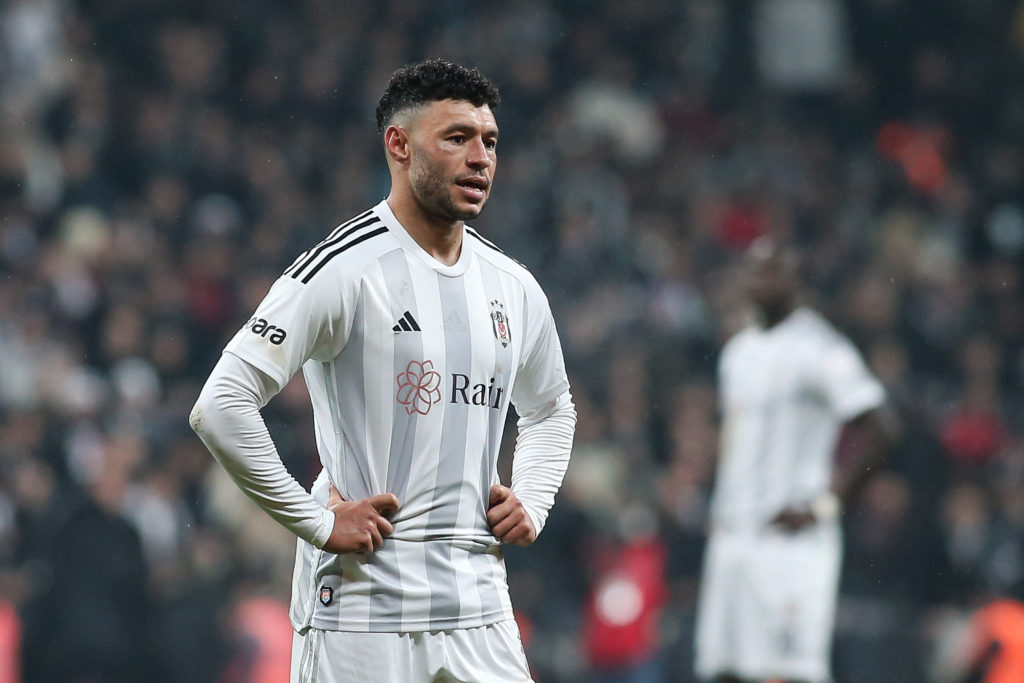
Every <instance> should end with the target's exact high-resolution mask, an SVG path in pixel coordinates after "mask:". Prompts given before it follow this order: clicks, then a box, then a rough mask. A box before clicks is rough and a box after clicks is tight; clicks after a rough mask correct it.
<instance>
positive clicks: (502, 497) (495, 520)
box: [487, 484, 537, 546]
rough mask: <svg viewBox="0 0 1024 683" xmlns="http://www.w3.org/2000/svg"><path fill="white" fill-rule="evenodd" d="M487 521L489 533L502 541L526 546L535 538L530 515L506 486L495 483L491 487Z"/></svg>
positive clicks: (535, 533) (535, 534) (535, 532)
mask: <svg viewBox="0 0 1024 683" xmlns="http://www.w3.org/2000/svg"><path fill="white" fill-rule="evenodd" d="M487 521H488V523H490V525H491V533H493V534H494V536H495V537H496V538H497V539H498V540H499V541H501V542H502V543H511V544H513V545H522V546H526V545H530V544H531V543H533V542H534V541H536V540H537V530H536V529H534V528H533V522H532V521H531V520H530V515H528V514H526V508H524V507H523V504H522V503H521V502H519V499H518V498H516V494H514V493H512V489H510V488H508V487H507V486H502V485H501V484H495V485H494V486H492V487H491V496H490V501H489V506H488V508H487Z"/></svg>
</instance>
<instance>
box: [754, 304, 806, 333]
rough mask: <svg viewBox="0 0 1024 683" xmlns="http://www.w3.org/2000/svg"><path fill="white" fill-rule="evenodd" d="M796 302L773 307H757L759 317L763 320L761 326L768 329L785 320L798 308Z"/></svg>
mask: <svg viewBox="0 0 1024 683" xmlns="http://www.w3.org/2000/svg"><path fill="white" fill-rule="evenodd" d="M796 308H797V307H796V304H795V303H792V304H788V305H785V306H779V307H777V308H773V309H770V310H769V309H764V308H759V309H757V315H758V318H759V319H760V321H761V326H762V327H764V329H766V330H770V329H772V328H773V327H775V326H776V325H778V324H779V323H781V322H782V321H783V320H785V319H786V318H788V317H789V316H790V314H791V313H792V312H793V311H795V310H796Z"/></svg>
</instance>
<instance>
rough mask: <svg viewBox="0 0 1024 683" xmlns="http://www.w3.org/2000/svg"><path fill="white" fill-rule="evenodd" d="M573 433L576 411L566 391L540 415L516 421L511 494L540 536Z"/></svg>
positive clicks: (570, 449)
mask: <svg viewBox="0 0 1024 683" xmlns="http://www.w3.org/2000/svg"><path fill="white" fill-rule="evenodd" d="M575 430H576V408H575V407H574V406H573V404H572V397H571V396H570V395H569V392H566V393H564V394H562V395H561V396H559V397H558V398H557V399H555V402H554V404H553V406H552V408H551V409H550V411H549V412H548V411H545V414H544V415H543V416H526V417H523V418H521V419H520V420H519V436H518V438H517V439H516V448H515V454H514V457H513V461H512V491H513V493H515V495H516V497H517V498H518V499H519V500H520V501H521V502H522V504H523V507H525V508H526V512H527V514H528V515H529V516H530V520H531V521H532V522H533V525H534V527H536V531H537V533H538V534H539V533H540V532H541V529H543V528H544V524H545V522H546V521H547V517H548V511H549V510H550V509H551V506H553V505H554V503H555V494H556V493H558V489H559V488H560V487H561V485H562V478H563V477H564V476H565V471H566V469H567V468H568V466H569V454H570V453H571V452H572V439H573V434H574V433H575Z"/></svg>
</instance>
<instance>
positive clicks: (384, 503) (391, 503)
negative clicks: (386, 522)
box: [369, 493, 399, 517]
mask: <svg viewBox="0 0 1024 683" xmlns="http://www.w3.org/2000/svg"><path fill="white" fill-rule="evenodd" d="M369 503H370V505H372V506H373V508H374V509H375V510H376V511H377V512H379V513H380V514H382V515H384V516H385V517H388V516H390V515H393V514H395V513H396V512H398V507H399V505H398V498H397V497H396V496H395V494H393V493H381V494H379V495H376V496H374V497H372V498H370V499H369Z"/></svg>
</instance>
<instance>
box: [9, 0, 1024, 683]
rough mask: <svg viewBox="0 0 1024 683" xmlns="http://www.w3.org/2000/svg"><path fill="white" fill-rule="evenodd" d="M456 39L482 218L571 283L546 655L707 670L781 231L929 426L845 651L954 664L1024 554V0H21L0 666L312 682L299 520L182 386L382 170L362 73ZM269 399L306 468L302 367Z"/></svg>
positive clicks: (540, 600) (538, 564)
mask: <svg viewBox="0 0 1024 683" xmlns="http://www.w3.org/2000/svg"><path fill="white" fill-rule="evenodd" d="M435 55H440V56H446V57H449V58H452V59H455V60H457V61H462V62H464V63H467V64H470V65H476V66H479V67H480V68H481V70H482V71H483V72H484V73H485V74H487V75H488V76H489V77H491V78H492V79H493V80H495V81H496V82H497V84H498V85H499V87H500V88H501V92H502V96H503V102H502V104H501V106H500V107H499V108H498V110H497V112H496V113H497V118H498V122H499V125H500V127H501V130H502V142H501V146H500V149H499V152H500V154H499V156H500V160H501V162H500V164H499V172H498V174H497V177H496V184H495V190H494V194H493V197H492V199H491V201H490V206H489V207H488V209H487V210H486V211H485V212H484V214H483V215H482V216H481V218H480V220H478V221H476V222H475V225H476V227H478V228H480V229H481V230H482V232H483V233H484V234H485V235H486V236H487V237H488V238H489V239H491V240H493V241H495V242H497V243H498V244H499V245H501V246H502V247H503V248H504V249H505V250H506V251H507V252H509V253H510V254H512V255H513V256H515V257H516V258H517V259H519V260H520V261H522V262H524V263H525V264H526V265H527V266H528V267H530V268H531V270H532V271H533V272H534V273H535V274H536V276H537V278H538V279H539V280H540V282H541V283H542V285H543V286H544V287H545V289H546V291H547V293H548V295H549V297H550V299H551V303H552V307H553V310H554V314H555V318H556V321H557V322H558V324H559V328H560V333H561V337H562V342H563V344H564V347H565V352H566V360H567V364H568V367H569V371H570V375H571V381H572V384H573V390H574V396H575V399H576V404H577V408H578V411H579V426H578V431H577V438H576V448H575V450H574V455H573V461H572V465H571V467H570V471H569V474H568V475H567V479H566V483H565V486H564V488H563V491H562V493H561V494H560V496H559V498H558V501H557V504H556V507H555V509H554V511H553V514H552V516H551V518H550V521H549V523H548V526H547V529H546V531H545V533H544V534H543V535H542V536H541V537H540V539H539V541H538V543H537V544H536V545H535V546H534V547H532V548H529V549H526V550H515V551H510V552H509V553H508V555H507V558H508V564H509V570H510V584H511V589H512V592H513V602H514V603H515V604H516V606H517V608H518V610H519V618H520V623H521V626H522V628H523V632H524V638H525V640H526V643H527V649H528V654H529V657H530V660H531V663H532V665H533V666H534V669H535V672H536V676H537V679H538V680H539V681H541V682H542V683H557V682H558V681H574V680H593V681H659V680H664V681H674V682H678V683H686V682H688V681H691V680H692V673H691V668H690V667H691V645H690V642H691V639H692V630H693V611H694V599H695V594H696V587H697V584H698V581H699V577H700V566H701V557H702V552H703V543H704V538H705V525H706V513H707V503H708V495H709V490H710V486H711V482H712V477H713V473H714V464H715V458H716V447H717V446H716V440H717V435H716V428H717V424H716V420H717V414H716V393H715V386H714V373H715V364H716V358H717V354H718V351H719V349H720V347H721V344H722V343H723V341H724V340H725V339H726V338H727V337H728V336H729V335H730V334H731V333H732V332H734V331H735V330H736V329H737V328H738V326H740V325H741V324H743V322H744V319H745V318H744V308H743V305H742V300H741V297H740V292H739V291H738V284H739V283H740V279H739V275H738V272H737V261H738V258H737V257H738V255H739V253H740V252H741V251H742V249H743V248H744V247H745V246H746V245H747V244H749V243H750V241H751V240H752V239H754V238H756V237H757V236H759V235H761V234H765V233H772V234H776V235H781V236H784V237H786V238H789V239H792V240H793V241H794V242H796V243H797V244H799V245H800V246H801V247H802V248H803V249H804V251H805V253H806V255H807V257H808V258H807V260H808V268H807V276H808V297H809V299H810V301H811V302H812V303H813V305H815V306H816V307H818V308H819V309H820V310H822V311H823V312H824V313H825V314H826V315H827V316H828V317H829V318H830V319H832V320H833V321H834V322H835V323H836V325H837V326H838V327H840V328H841V329H842V330H844V331H846V332H847V333H848V334H849V335H850V336H851V337H852V338H853V339H854V341H855V342H856V343H857V344H858V346H859V347H860V348H861V349H862V350H863V352H864V354H865V357H866V358H867V359H868V361H869V363H870V365H871V367H872V368H873V370H874V372H875V373H876V374H877V375H878V376H879V378H880V379H881V380H882V381H883V383H884V384H885V385H886V387H887V388H888V390H889V392H890V397H891V400H892V404H893V405H894V407H895V408H896V410H897V411H898V412H899V414H900V415H901V417H902V420H903V424H904V436H903V440H902V442H901V444H900V446H899V447H898V449H896V451H895V452H893V453H892V454H891V457H890V458H889V460H888V461H887V463H886V466H885V469H884V471H883V472H880V473H879V474H878V475H877V476H876V477H875V478H874V479H873V480H872V482H871V484H870V486H869V487H868V489H867V491H866V493H865V495H864V496H863V499H862V500H861V501H860V502H859V503H858V505H857V506H855V507H854V508H852V509H849V510H847V511H846V513H845V522H846V524H845V526H846V556H845V565H844V575H843V586H842V595H841V600H840V610H839V616H838V623H837V631H836V645H835V660H836V675H837V683H861V682H865V683H866V682H872V683H878V682H881V681H899V682H900V683H917V682H923V681H940V680H946V678H944V677H946V676H948V672H949V668H948V667H949V666H951V665H949V657H950V656H951V655H950V653H951V652H953V651H955V650H956V649H957V648H958V647H959V646H958V645H957V644H956V643H957V640H958V638H959V634H960V633H961V632H962V630H963V624H964V623H966V620H967V619H968V617H969V615H970V614H971V613H972V611H973V610H974V609H976V608H977V607H978V606H979V605H981V604H984V603H985V602H987V601H988V600H990V599H992V598H994V597H997V596H1011V597H1012V596H1017V597H1020V595H1021V588H1022V586H1024V424H1022V423H1021V420H1020V419H1019V418H1018V417H1017V416H1018V415H1019V414H1020V413H1021V410H1022V409H1024V391H1022V382H1021V380H1022V379H1024V306H1022V303H1021V302H1022V296H1024V3H1020V2H1017V1H1010V0H944V1H943V2H925V1H924V0H859V1H857V2H853V1H852V0H851V1H849V2H842V1H841V0H772V1H768V0H760V1H750V0H686V1H679V0H619V1H614V0H564V1H560V2H544V1H542V0H524V1H523V2H515V3H477V2H468V1H466V0H438V1H437V2H431V3H421V2H416V1H414V0H382V1H378V2H372V1H370V0H352V1H347V2H334V1H333V0H296V1H295V2H290V3H281V2H274V1H273V0H245V1H242V0H203V1H202V2H200V1H198V0H176V1H175V2H163V1H160V0H77V1H75V0H9V1H8V2H6V3H4V4H3V5H2V6H0V633H2V634H3V636H2V638H0V640H2V641H3V642H2V647H0V660H2V661H0V680H3V681H8V680H18V679H17V678H16V677H15V676H14V675H13V674H11V671H10V666H12V664H11V660H15V659H20V662H21V664H20V666H21V669H22V671H23V676H24V680H25V681H66V682H75V681H87V680H88V681H143V680H145V681H153V682H156V683H160V682H163V681H166V682H175V683H176V682H179V681H196V682H201V681H220V682H225V683H242V682H247V681H254V682H255V681H260V682H262V681H268V682H269V681H280V680H284V678H282V676H283V675H286V674H282V671H285V670H286V669H287V657H288V648H289V646H290V640H289V635H288V633H289V626H288V623H287V615H286V613H285V604H286V601H287V596H288V590H289V577H290V569H291V563H292V559H293V556H294V545H293V541H292V540H290V539H289V537H288V535H287V534H286V533H285V532H283V531H282V530H280V529H278V528H277V527H276V526H275V525H274V523H273V522H271V521H270V520H269V518H267V517H266V516H265V515H262V513H260V512H259V511H258V510H257V509H256V508H255V507H253V506H252V505H251V504H250V503H249V502H248V501H247V500H246V499H244V497H242V496H241V494H239V493H238V492H237V491H236V490H235V489H234V487H233V485H232V484H231V483H230V481H228V480H227V479H226V477H225V475H224V474H223V473H222V472H221V471H220V470H219V468H218V467H217V466H216V465H215V463H214V462H213V460H212V458H211V457H210V456H209V455H208V453H207V452H206V450H205V449H204V447H203V445H202V444H201V443H200V441H199V440H198V439H197V438H196V437H195V436H194V435H193V434H192V433H191V432H190V430H189V429H188V424H187V415H188V412H189V409H190V408H191V405H192V402H193V401H194V400H195V397H196V396H197V394H198V391H199V388H200V387H201V385H202V382H203V381H204V379H205V377H206V375H207V373H208V372H209V370H210V369H211V368H212V366H213V364H214V363H215V361H216V358H217V356H218V354H219V353H220V350H221V349H222V348H223V345H224V344H225V342H226V341H227V340H228V339H229V338H230V336H231V335H232V334H233V333H234V331H235V330H237V328H238V327H239V326H240V325H241V324H242V323H243V322H244V321H245V320H246V319H247V318H248V317H249V315H250V312H251V311H252V310H253V309H254V307H255V305H256V303H257V302H258V301H259V300H260V299H261V298H262V296H263V295H264V294H265V292H266V291H267V289H268V288H269V286H270V284H271V283H272V282H273V281H274V279H275V278H276V277H277V275H278V274H279V273H280V272H281V271H282V270H283V268H284V267H286V266H287V265H288V264H289V263H290V262H291V261H292V260H293V259H294V257H295V255H296V254H298V253H300V252H301V251H303V250H304V249H305V248H306V247H308V246H309V245H311V244H313V243H315V242H317V241H319V239H320V237H321V236H322V235H323V234H325V233H326V232H328V231H330V230H331V229H332V228H333V227H334V226H335V225H337V224H338V223H340V222H341V221H343V220H345V219H347V218H349V217H350V216H352V215H354V214H355V213H357V212H359V211H361V210H363V209H364V208H366V207H367V206H369V205H371V204H372V203H375V202H377V201H379V200H380V199H381V198H382V197H383V196H384V195H385V194H386V192H387V188H388V182H389V179H388V174H387V170H386V167H385V165H384V162H383V152H382V150H381V143H380V141H379V139H378V138H377V136H376V133H375V130H374V127H373V109H374V107H375V105H376V101H377V98H378V97H379V94H380V92H381V90H382V88H383V86H384V84H385V83H386V81H387V78H388V76H389V75H390V73H391V72H392V71H393V70H394V69H395V68H397V67H398V66H400V65H402V64H403V63H405V62H408V61H414V60H418V59H421V58H423V57H426V56H435ZM264 416H265V419H266V421H267V423H268V426H269V428H270V430H271V433H272V434H273V436H274V438H275V440H276V442H277V444H278V446H279V448H280V452H281V455H282V458H283V459H284V461H285V463H286V464H287V466H288V467H289V469H290V470H291V471H292V472H293V473H294V475H295V476H296V478H298V479H299V481H300V482H302V483H304V484H306V485H309V484H310V483H311V481H312V478H313V476H314V475H315V474H316V469H317V467H318V461H317V458H316V453H315V442H314V438H313V430H312V422H311V413H310V409H309V407H308V399H307V398H306V395H305V388H304V386H303V384H302V382H301V380H299V381H293V382H292V383H291V384H290V385H289V386H288V387H287V388H286V389H285V390H284V391H283V392H282V394H281V395H280V396H278V397H277V398H276V399H275V400H274V401H273V402H272V403H271V404H270V405H269V406H268V407H267V408H266V410H265V411H264ZM509 431H510V432H511V433H512V434H514V429H510V430H509ZM505 450H506V456H507V455H508V454H509V453H510V452H511V446H510V445H509V446H507V447H506V449H505ZM840 450H841V449H840ZM507 460H508V459H507V457H506V458H505V459H504V460H503V468H504V469H505V471H506V472H507V468H508V462H507ZM19 643H20V646H19V645H18V644H19ZM866 653H867V654H866ZM282 667H283V668H282ZM5 675H11V677H10V678H4V676H5Z"/></svg>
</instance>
